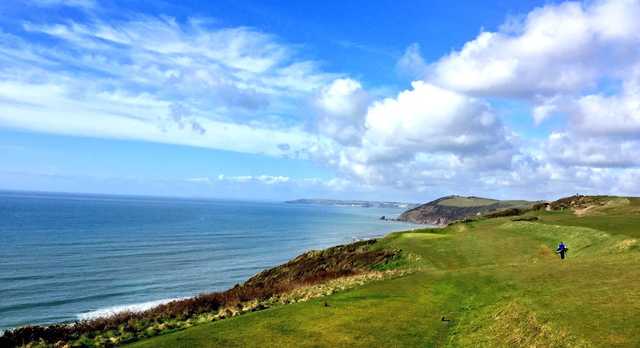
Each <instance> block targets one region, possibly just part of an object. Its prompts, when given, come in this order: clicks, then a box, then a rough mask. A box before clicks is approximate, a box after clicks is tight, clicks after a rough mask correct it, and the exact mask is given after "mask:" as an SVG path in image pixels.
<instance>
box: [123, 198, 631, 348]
mask: <svg viewBox="0 0 640 348" xmlns="http://www.w3.org/2000/svg"><path fill="white" fill-rule="evenodd" d="M535 215H538V216H539V218H540V219H541V220H540V221H539V222H512V221H511V220H510V219H508V218H499V219H490V220H483V221H478V222H474V223H469V224H456V225H452V226H450V227H448V228H446V229H442V230H436V231H435V232H436V233H429V231H424V232H422V233H416V232H411V233H395V234H392V235H389V236H388V237H386V238H385V239H383V240H382V242H381V243H379V244H380V247H389V248H402V249H403V251H404V252H405V255H407V257H406V258H405V260H404V261H403V262H400V263H399V264H398V265H397V266H398V267H403V268H411V269H415V270H416V271H415V273H413V274H410V275H408V276H404V277H401V278H395V279H388V280H383V281H378V282H374V283H370V284H367V285H365V286H362V287H359V288H356V289H354V290H350V291H346V292H342V293H338V294H335V295H332V296H329V297H325V298H322V299H318V300H313V301H310V302H304V303H298V304H294V305H287V306H281V307H275V308H272V309H268V310H265V311H261V312H255V313H251V314H247V315H243V316H240V317H236V318H232V319H228V320H224V321H219V322H214V323H210V324H203V325H200V326H196V327H193V328H190V329H187V330H185V331H181V332H177V333H172V334H168V335H164V336H160V337H156V338H152V339H149V340H146V341H141V342H138V343H137V344H134V346H137V347H180V346H182V347H214V346H224V347H246V346H261V347H262V346H278V347H300V346H302V347H305V346H306V347H318V346H327V347H329V346H330V347H335V346H356V347H371V346H423V347H432V346H453V347H455V346H514V345H520V346H544V347H547V346H551V347H552V346H558V347H561V346H600V347H609V346H639V345H640V331H639V330H638V328H639V327H640V317H639V316H638V313H640V291H639V289H640V267H638V266H639V261H640V243H639V242H638V241H635V238H638V237H640V201H639V200H631V202H628V203H626V204H622V205H620V204H618V205H615V206H606V207H603V208H600V209H598V210H596V211H593V212H590V213H589V214H588V215H586V216H583V217H576V216H575V215H573V213H571V212H537V213H535ZM559 240H563V241H564V242H565V243H567V244H568V246H569V248H570V251H569V255H568V259H567V260H565V261H564V262H561V261H560V260H559V258H558V257H557V256H556V255H555V254H554V253H553V248H554V246H555V244H556V243H557V242H558V241H559ZM325 301H326V302H327V303H328V304H329V307H326V306H325V305H324V303H325ZM443 316H445V317H446V318H447V319H451V320H452V321H444V322H443V321H442V320H441V318H442V317H443Z"/></svg>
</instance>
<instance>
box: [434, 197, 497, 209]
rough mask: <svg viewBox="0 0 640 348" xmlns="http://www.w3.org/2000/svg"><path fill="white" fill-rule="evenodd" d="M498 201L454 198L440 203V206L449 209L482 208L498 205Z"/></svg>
mask: <svg viewBox="0 0 640 348" xmlns="http://www.w3.org/2000/svg"><path fill="white" fill-rule="evenodd" d="M498 202H499V201H498V200H495V199H487V198H479V197H452V198H447V199H445V200H442V201H440V202H438V204H439V205H446V206H449V207H460V208H466V207H481V206H485V205H491V204H494V203H498Z"/></svg>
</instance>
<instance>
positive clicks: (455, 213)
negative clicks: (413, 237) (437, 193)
mask: <svg viewBox="0 0 640 348" xmlns="http://www.w3.org/2000/svg"><path fill="white" fill-rule="evenodd" d="M536 203H539V202H530V201H522V200H510V201H501V200H497V199H490V198H482V197H474V196H470V197H464V196H446V197H442V198H438V199H436V200H434V201H431V202H429V203H425V204H422V205H420V206H417V207H415V208H412V209H409V210H407V211H405V212H404V213H402V214H401V215H400V217H399V218H398V220H400V221H407V222H413V223H419V224H429V225H438V226H443V225H447V224H449V223H450V222H452V221H456V220H463V219H467V218H472V217H477V216H480V215H487V214H496V213H499V212H505V214H507V215H509V214H511V215H517V214H518V213H520V212H522V211H524V210H527V209H530V208H531V207H533V206H534V205H535V204H536ZM507 210H508V212H507Z"/></svg>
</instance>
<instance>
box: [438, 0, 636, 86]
mask: <svg viewBox="0 0 640 348" xmlns="http://www.w3.org/2000/svg"><path fill="white" fill-rule="evenodd" d="M638 18H640V3H639V2H638V1H633V0H631V1H627V0H610V1H595V2H589V3H586V4H582V3H579V2H565V3H562V4H558V5H547V6H544V7H541V8H538V9H535V10H533V11H531V12H530V13H529V14H528V15H527V16H526V17H525V18H524V20H522V21H521V22H519V23H515V24H514V23H511V25H509V26H508V28H509V29H508V30H506V29H503V30H502V31H498V32H487V31H485V32H482V33H481V34H480V35H478V37H477V38H476V39H474V40H473V41H470V42H467V43H466V44H465V45H464V47H463V48H462V49H461V50H460V51H456V52H453V53H451V54H450V55H448V56H445V57H443V58H442V59H440V60H439V61H438V62H436V63H435V64H433V65H432V67H431V76H430V79H432V80H433V81H436V82H437V83H439V84H441V85H443V86H447V87H448V88H452V89H454V90H458V91H462V92H468V93H473V94H477V95H492V96H496V95H498V96H520V97H533V96H535V95H537V94H556V93H566V92H569V93H576V92H580V91H582V90H584V89H585V88H589V87H595V86H597V84H598V83H599V80H600V79H601V78H603V77H605V76H616V75H617V76H620V75H621V74H624V72H625V69H626V67H627V66H628V65H629V64H630V63H633V62H634V61H636V60H637V59H638V56H639V52H638V51H637V49H636V48H637V46H638V44H639V43H640V21H638V20H637V19H638ZM505 28H506V27H505Z"/></svg>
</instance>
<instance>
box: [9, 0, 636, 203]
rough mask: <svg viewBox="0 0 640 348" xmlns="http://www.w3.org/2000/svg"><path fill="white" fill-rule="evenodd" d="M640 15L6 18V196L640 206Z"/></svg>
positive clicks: (556, 4) (502, 11)
mask: <svg viewBox="0 0 640 348" xmlns="http://www.w3.org/2000/svg"><path fill="white" fill-rule="evenodd" d="M638 18H640V0H638V1H634V0H604V1H585V2H562V1H522V0H517V1H515V0H514V1H493V2H491V3H490V2H478V1H457V2H451V1H400V2H398V1H386V0H380V1H355V0H354V1H324V2H321V3H320V2H312V1H231V0H220V1H215V2H202V1H195V0H194V1H179V2H178V1H135V2H133V1H119V0H22V1H18V0H5V1H2V2H1V3H0V189H8V190H35V191H60V192H87V193H105V194H134V195H160V196H180V197H208V198H226V199H249V200H276V201H277V200H286V199H295V198H303V197H306V198H311V197H314V198H335V199H368V200H398V201H412V202H425V201H429V200H431V199H435V198H437V197H440V196H443V195H449V194H461V195H476V196H486V197H494V198H503V199H514V198H524V199H554V198H558V197H561V196H566V195H571V194H575V193H580V194H617V195H640V156H639V155H638V154H640V21H638V20H637V19H638Z"/></svg>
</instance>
